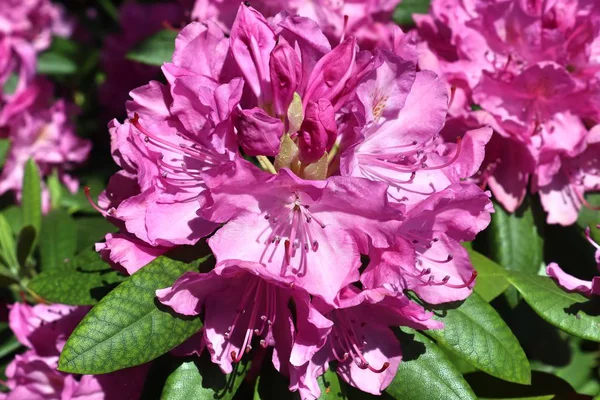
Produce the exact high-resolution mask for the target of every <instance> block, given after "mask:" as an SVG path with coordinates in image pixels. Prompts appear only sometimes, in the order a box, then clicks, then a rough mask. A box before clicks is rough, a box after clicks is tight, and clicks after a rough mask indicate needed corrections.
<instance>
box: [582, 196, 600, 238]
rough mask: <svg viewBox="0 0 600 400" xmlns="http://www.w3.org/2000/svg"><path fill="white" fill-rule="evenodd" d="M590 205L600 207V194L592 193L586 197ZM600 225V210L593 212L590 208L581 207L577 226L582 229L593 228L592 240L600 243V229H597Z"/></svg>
mask: <svg viewBox="0 0 600 400" xmlns="http://www.w3.org/2000/svg"><path fill="white" fill-rule="evenodd" d="M585 198H586V200H587V201H588V203H590V204H592V205H594V206H600V193H590V194H587V195H586V196H585ZM598 224H600V210H592V209H590V208H588V207H581V210H580V211H579V218H578V219H577V225H579V226H580V227H581V228H582V229H585V228H587V227H589V228H591V230H590V234H591V236H592V238H593V239H594V240H595V241H596V242H598V243H600V229H595V227H596V225H598Z"/></svg>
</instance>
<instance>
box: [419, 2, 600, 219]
mask: <svg viewBox="0 0 600 400" xmlns="http://www.w3.org/2000/svg"><path fill="white" fill-rule="evenodd" d="M415 18H416V22H417V25H418V28H419V34H420V36H421V38H422V39H423V42H422V43H420V44H419V64H420V66H421V68H427V69H431V70H433V71H435V72H437V73H438V74H439V75H440V76H441V78H442V79H443V80H444V81H445V82H446V84H447V90H449V92H450V93H451V99H452V106H451V108H450V115H451V116H452V117H453V119H455V120H458V121H457V122H456V123H458V124H463V126H465V127H478V126H480V125H481V123H486V124H490V125H491V126H492V127H493V128H494V130H495V133H494V138H493V139H492V140H491V142H490V144H489V145H488V147H487V153H486V157H485V161H484V163H483V165H482V168H481V170H480V175H479V180H480V181H481V183H482V184H483V185H485V184H489V187H490V188H491V190H492V192H493V193H494V196H495V197H496V198H497V199H498V201H499V202H500V203H502V205H503V206H504V207H505V208H506V209H507V210H508V211H511V212H512V211H515V210H516V209H517V208H518V207H519V205H520V204H521V202H522V200H523V198H524V197H525V194H526V193H527V188H528V186H529V187H530V191H531V192H534V193H535V192H539V193H540V196H541V198H542V204H543V206H544V209H545V210H546V211H547V212H548V219H547V220H548V223H558V224H561V225H570V224H572V223H574V222H575V220H576V219H577V214H578V212H579V209H580V208H581V206H582V205H585V206H589V205H588V204H587V203H586V201H585V197H584V196H585V193H587V192H589V191H594V190H598V188H599V186H598V183H599V182H598V180H599V178H600V169H598V159H597V157H595V156H592V154H597V151H598V150H597V148H596V147H597V145H596V142H597V134H596V133H595V132H594V130H595V129H591V130H589V127H590V126H593V125H594V124H596V123H597V122H598V121H599V118H600V107H599V103H598V99H599V98H600V97H599V95H600V80H599V79H598V78H599V75H598V74H599V73H600V60H599V59H598V57H597V54H596V53H597V50H596V48H597V46H598V43H600V30H599V27H600V25H598V23H597V22H598V21H599V20H600V9H599V8H598V7H597V6H595V5H594V4H593V3H592V2H588V1H584V0H581V1H579V0H577V1H566V0H558V1H553V2H548V3H543V2H523V1H518V0H502V1H498V2H488V1H484V0H475V1H471V2H461V1H456V0H438V1H434V2H432V8H431V12H430V14H429V15H421V16H416V17H415ZM475 105H476V106H477V107H479V108H481V109H482V110H483V111H476V112H472V111H471V107H472V106H475Z"/></svg>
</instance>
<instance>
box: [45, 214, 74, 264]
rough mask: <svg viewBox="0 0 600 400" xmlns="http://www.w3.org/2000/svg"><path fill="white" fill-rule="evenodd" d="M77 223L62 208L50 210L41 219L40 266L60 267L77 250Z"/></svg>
mask: <svg viewBox="0 0 600 400" xmlns="http://www.w3.org/2000/svg"><path fill="white" fill-rule="evenodd" d="M76 247H77V225H76V224H75V221H74V220H73V218H72V217H71V216H70V215H69V213H67V212H66V211H64V210H61V209H57V210H52V211H51V212H50V213H48V214H47V215H45V216H44V218H43V219H42V230H41V234H40V268H41V269H42V271H49V270H52V269H60V268H61V266H62V265H63V264H64V263H65V261H66V260H69V259H71V258H72V257H73V256H74V255H75V251H76V250H77V248H76Z"/></svg>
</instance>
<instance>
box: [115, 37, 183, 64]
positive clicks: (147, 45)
mask: <svg viewBox="0 0 600 400" xmlns="http://www.w3.org/2000/svg"><path fill="white" fill-rule="evenodd" d="M177 33H178V32H177V31H174V30H171V29H164V30H162V31H160V32H158V33H156V34H154V35H152V36H150V37H149V38H148V39H146V40H144V41H143V42H141V43H139V44H138V45H137V46H135V47H134V48H133V50H131V51H130V52H129V53H127V58H128V59H130V60H133V61H137V62H140V63H142V64H148V65H157V66H160V65H163V63H165V62H169V61H171V57H172V56H173V51H175V38H176V37H177Z"/></svg>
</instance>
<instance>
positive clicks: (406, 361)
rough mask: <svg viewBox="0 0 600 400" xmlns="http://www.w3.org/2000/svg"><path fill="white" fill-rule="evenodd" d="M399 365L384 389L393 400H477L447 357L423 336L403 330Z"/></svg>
mask: <svg viewBox="0 0 600 400" xmlns="http://www.w3.org/2000/svg"><path fill="white" fill-rule="evenodd" d="M403 331H404V332H406V333H402V334H401V337H400V339H401V341H400V343H402V352H403V362H401V363H400V367H399V368H398V373H397V374H396V377H395V378H394V380H393V381H392V383H391V384H390V386H389V387H388V388H387V389H386V392H387V393H388V394H390V395H391V396H393V397H394V398H395V399H411V400H421V399H423V400H454V399H456V400H469V399H473V400H475V399H477V397H476V396H475V394H474V393H473V391H472V390H471V388H470V387H469V385H468V384H467V382H466V381H465V380H464V378H463V377H462V375H461V374H460V372H458V370H457V369H456V367H455V366H454V365H453V364H452V362H450V360H449V359H448V357H446V355H445V354H444V353H443V352H442V351H441V350H440V349H439V348H438V347H437V346H436V345H435V344H434V343H433V342H432V341H431V340H429V339H428V338H427V337H425V336H424V335H422V334H420V333H418V332H415V331H412V330H410V329H403Z"/></svg>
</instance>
